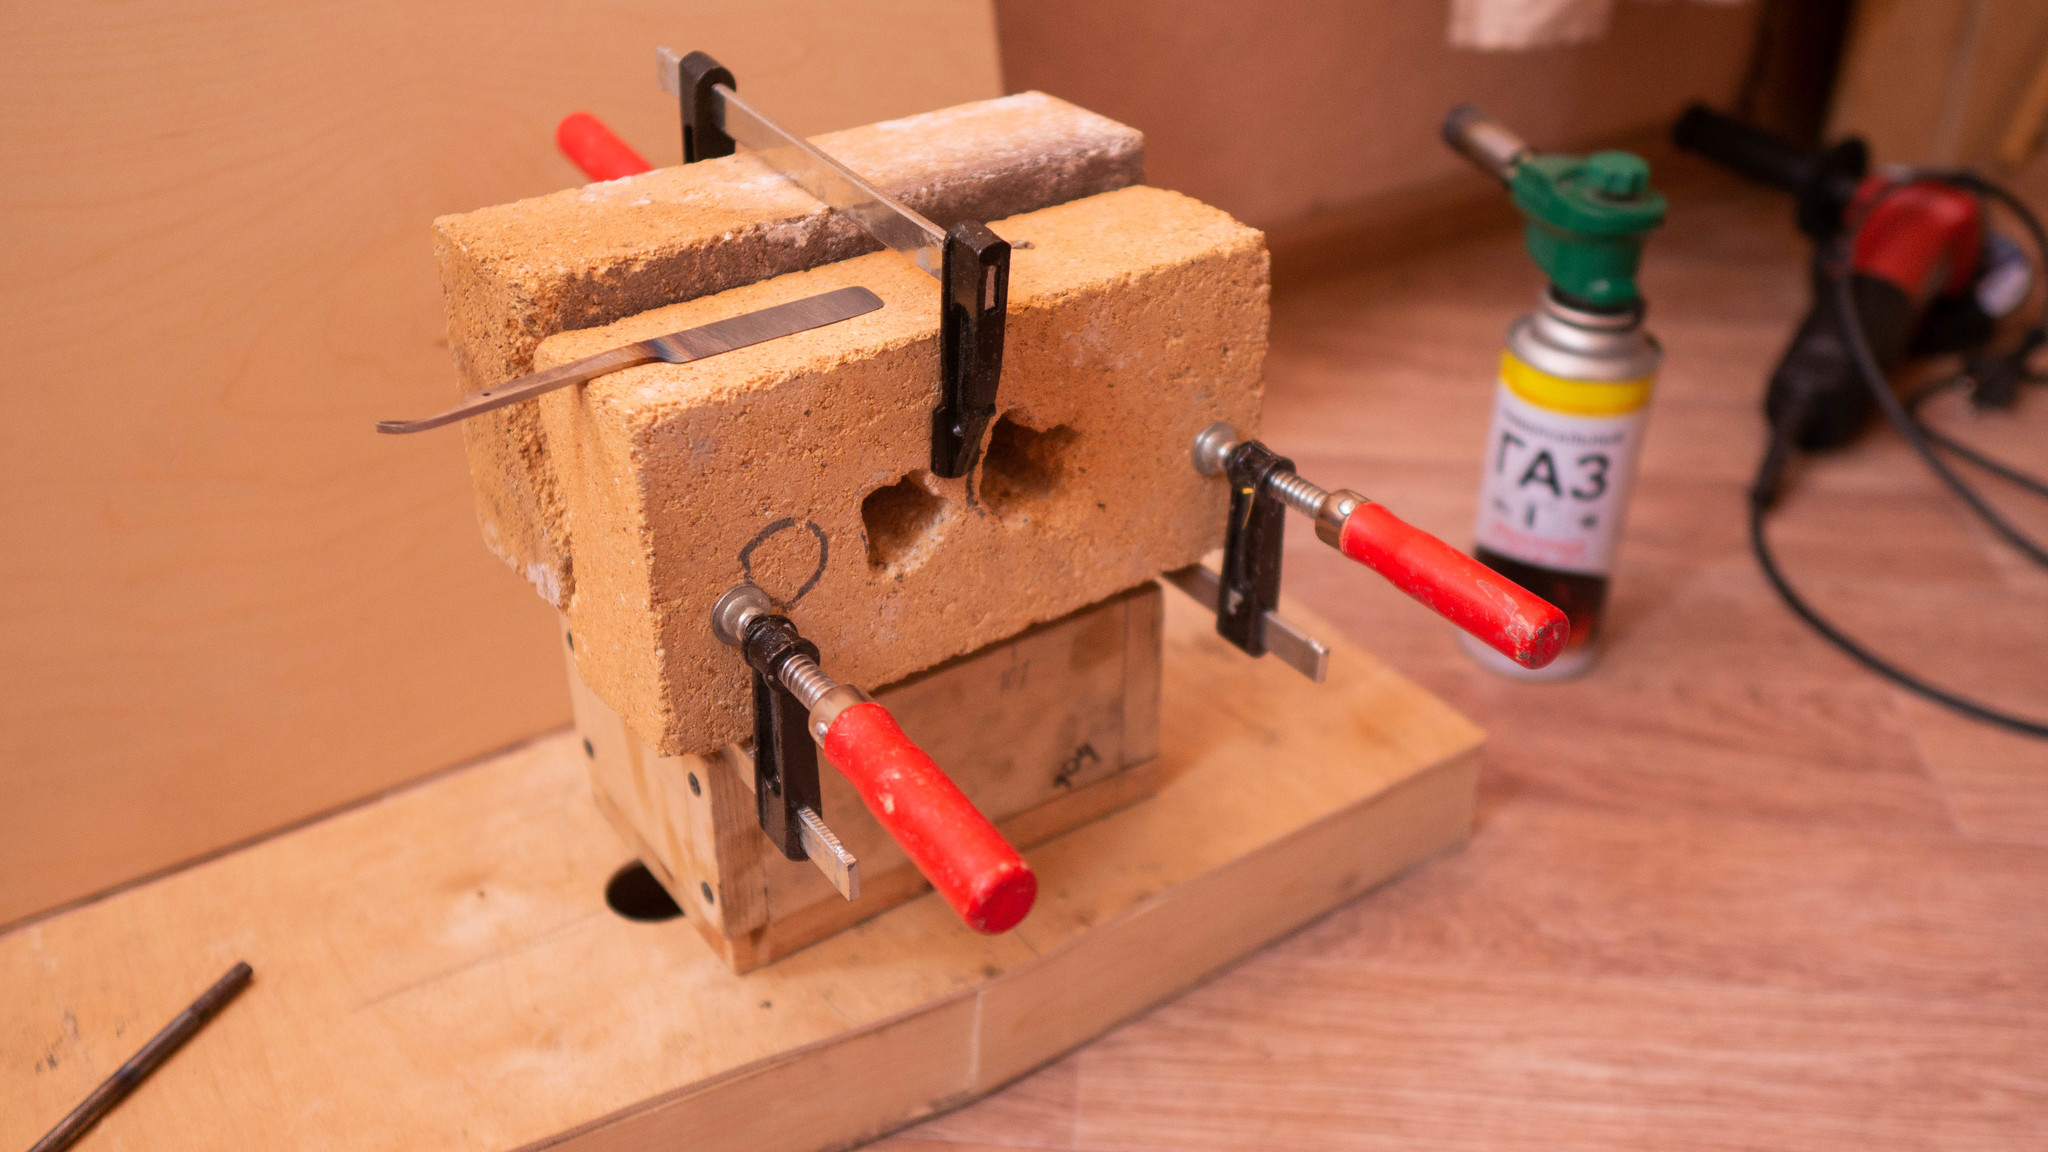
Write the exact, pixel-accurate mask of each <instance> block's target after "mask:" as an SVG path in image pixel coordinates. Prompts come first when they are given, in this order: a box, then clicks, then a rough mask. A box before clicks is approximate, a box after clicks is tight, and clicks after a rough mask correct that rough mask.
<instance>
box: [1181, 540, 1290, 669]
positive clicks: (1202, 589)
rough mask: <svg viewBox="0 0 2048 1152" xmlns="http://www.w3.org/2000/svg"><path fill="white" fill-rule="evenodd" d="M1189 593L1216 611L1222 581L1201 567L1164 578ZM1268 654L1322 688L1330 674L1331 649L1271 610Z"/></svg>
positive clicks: (1267, 615)
mask: <svg viewBox="0 0 2048 1152" xmlns="http://www.w3.org/2000/svg"><path fill="white" fill-rule="evenodd" d="M1163 578H1164V579H1165V580H1166V582H1167V583H1169V584H1171V585H1173V586H1174V587H1175V588H1178V589H1180V590H1181V591H1182V592H1185V593H1187V595H1188V598H1189V599H1191V600H1193V601H1194V602H1195V603H1197V604H1200V605H1201V606H1202V607H1204V608H1207V609H1208V610H1209V611H1211V612H1214V611H1215V610H1216V597H1217V593H1218V592H1220V591H1221V590H1222V587H1223V581H1222V579H1221V578H1220V577H1218V576H1217V575H1216V573H1214V572H1211V571H1210V570H1209V569H1207V568H1204V567H1203V566H1201V565H1200V564H1190V565H1188V566H1187V567H1185V568H1176V569H1174V570H1173V571H1171V572H1168V573H1166V574H1165V575H1164V577H1163ZM1264 617H1265V618H1264V624H1265V641H1266V651H1267V652H1269V653H1271V654H1272V655H1273V657H1274V658H1275V659H1277V660H1279V661H1280V662H1281V663H1282V664H1285V665H1287V666H1288V667H1289V668H1292V669H1294V670H1295V671H1296V672H1299V673H1301V674H1302V675H1303V676H1306V677H1308V678H1309V679H1310V680H1313V681H1315V682H1316V683H1318V684H1321V683H1322V682H1323V680H1324V679H1325V678H1326V677H1328V676H1329V674H1330V646H1329V645H1327V644H1325V643H1323V642H1322V641H1321V640H1318V639H1316V638H1315V637H1313V636H1311V635H1309V634H1308V633H1307V632H1304V631H1302V630H1301V626H1300V625H1298V624H1295V623H1294V622H1293V621H1291V620H1289V619H1287V618H1286V617H1285V616H1282V615H1280V614H1279V613H1278V612H1275V611H1272V610H1271V609H1268V610H1267V611H1266V612H1265V614H1264Z"/></svg>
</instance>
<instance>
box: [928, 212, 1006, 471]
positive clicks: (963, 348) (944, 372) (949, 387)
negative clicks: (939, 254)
mask: <svg viewBox="0 0 2048 1152" xmlns="http://www.w3.org/2000/svg"><path fill="white" fill-rule="evenodd" d="M939 281H940V312H939V406H938V407H937V408H935V409H933V410H932V473H933V474H934V475H937V476H945V477H948V478H958V477H961V476H965V475H967V474H968V473H969V472H972V471H974V465H975V462H976V461H977V460H979V459H980V458H981V438H982V435H983V433H985V432H987V431H988V422H989V421H990V420H993V419H995V415H996V386H997V384H998V382H999V381H1000V380H1001V378H1002V374H1003V321H1004V319H1005V317H1006V316H1007V315H1008V314H1009V311H1010V245H1009V242H1008V241H1006V240H1004V239H1003V238H1002V237H1000V236H998V235H996V234H995V233H993V232H991V231H989V230H988V228H987V226H986V225H983V224H977V223H975V222H974V221H972V220H966V221H962V222H960V223H958V224H955V225H953V227H952V228H951V229H949V230H948V231H947V232H946V249H945V257H944V260H943V270H942V272H941V275H940V277H939Z"/></svg>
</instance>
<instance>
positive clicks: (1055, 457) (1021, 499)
mask: <svg viewBox="0 0 2048 1152" xmlns="http://www.w3.org/2000/svg"><path fill="white" fill-rule="evenodd" d="M1079 438H1080V434H1079V433H1077V432H1075V431H1074V430H1073V429H1072V428H1069V427H1067V426H1066V425H1064V424H1055V425H1053V426H1052V427H1050V428H1047V429H1045V430H1044V431H1040V430H1038V429H1036V428H1031V427H1028V426H1026V425H1024V424H1020V423H1018V422H1017V421H1015V420H1013V419H1011V418H1010V417H1009V416H1007V415H1005V416H1003V417H1001V418H1000V419H998V420H997V421H996V427H995V431H994V432H992V433H990V435H989V441H988V451H987V452H985V453H983V454H982V463H981V488H980V491H981V500H982V503H984V504H986V505H988V507H989V511H991V512H994V513H995V514H996V515H998V516H1002V517H1005V518H1007V517H1010V516H1015V515H1028V514H1029V513H1030V512H1031V511H1032V509H1033V508H1034V507H1035V506H1037V505H1040V504H1043V503H1044V502H1045V501H1046V500H1047V499H1048V498H1049V497H1051V496H1052V494H1053V493H1055V492H1057V491H1059V489H1060V486H1061V485H1062V484H1064V483H1066V482H1067V479H1068V477H1067V473H1068V472H1069V471H1070V470H1071V469H1070V463H1071V458H1072V456H1073V447H1074V441H1075V440H1077V439H1079Z"/></svg>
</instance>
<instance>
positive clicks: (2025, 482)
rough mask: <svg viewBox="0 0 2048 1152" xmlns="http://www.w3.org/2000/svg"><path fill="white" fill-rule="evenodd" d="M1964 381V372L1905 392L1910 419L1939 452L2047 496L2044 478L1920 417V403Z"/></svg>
mask: <svg viewBox="0 0 2048 1152" xmlns="http://www.w3.org/2000/svg"><path fill="white" fill-rule="evenodd" d="M2025 382H2026V383H2040V381H2039V380H2038V379H2035V378H2027V379H2026V380H2025ZM1968 383H1970V377H1969V376H1968V375H1967V374H1958V375H1955V376H1948V377H1945V378H1943V379H1940V380H1936V381H1934V382H1933V383H1931V384H1925V385H1922V386H1921V387H1919V388H1916V389H1914V390H1913V391H1912V392H1911V393H1910V394H1908V395H1907V397H1906V412H1907V413H1908V414H1909V415H1911V416H1912V417H1913V422H1914V423H1915V424H1917V425H1919V427H1920V431H1921V432H1922V433H1924V434H1925V435H1926V436H1927V439H1928V440H1930V441H1932V442H1933V443H1934V444H1935V445H1936V446H1938V447H1939V448H1940V449H1941V450H1942V451H1944V452H1946V453H1948V454H1949V455H1951V456H1954V457H1956V458H1957V459H1959V460H1967V461H1969V462H1970V463H1971V464H1974V465H1976V466H1977V467H1979V468H1982V469H1983V470H1984V471H1986V472H1989V473H1991V474H1992V475H1993V476H1996V477H1998V478H1999V479H2000V480H2003V481H2005V482H2006V483H2008V484H2013V485H2016V486H2018V487H2021V488H2024V489H2026V490H2027V491H2029V492H2032V493H2033V494H2034V495H2036V496H2039V497H2041V498H2042V499H2048V481H2043V480H2042V479H2040V478H2039V477H2037V476H2034V475H2033V474H2031V473H2028V472H2022V471H2020V470H2019V469H2018V468H2015V467H2013V466H2012V465H2010V464H2007V463H2006V462H2004V461H2003V460H1998V459H1995V458H1993V457H1990V456H1987V455H1985V454H1984V453H1982V452H1979V451H1977V450H1976V449H1975V448H1972V447H1970V446H1969V445H1968V444H1965V443H1963V442H1962V441H1960V440H1958V439H1956V438H1955V437H1953V436H1950V435H1949V434H1948V433H1946V432H1943V431H1942V430H1941V429H1939V428H1936V427H1934V426H1933V425H1931V424H1929V423H1927V421H1925V420H1922V419H1920V406H1921V405H1922V404H1925V403H1926V402H1927V401H1928V400H1930V399H1932V398H1934V397H1935V396H1936V395H1938V394H1940V393H1942V392H1947V391H1950V390H1952V389H1955V388H1960V387H1962V386H1964V385H1966V384H1968Z"/></svg>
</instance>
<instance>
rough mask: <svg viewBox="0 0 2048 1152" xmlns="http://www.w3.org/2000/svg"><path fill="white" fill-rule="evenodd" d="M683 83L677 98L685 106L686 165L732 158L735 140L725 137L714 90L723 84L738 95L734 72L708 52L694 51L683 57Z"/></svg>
mask: <svg viewBox="0 0 2048 1152" xmlns="http://www.w3.org/2000/svg"><path fill="white" fill-rule="evenodd" d="M679 70H680V72H681V75H680V76H679V77H678V79H679V80H680V81H681V83H680V84H679V85H678V86H677V87H678V89H679V91H678V92H677V93H676V95H677V97H678V98H679V99H680V100H681V101H682V105H683V163H685V164H695V163H696V162H697V161H699V160H711V159H715V158H716V157H719V156H730V155H732V153H733V149H734V147H735V146H736V145H735V144H734V143H733V138H732V137H730V136H728V135H726V134H725V118H724V117H723V116H722V115H721V114H720V112H721V110H720V108H719V103H718V93H716V92H713V91H712V90H711V86H712V85H713V84H723V85H725V86H726V87H727V88H730V89H732V90H733V91H735V92H737V91H739V90H740V86H739V82H738V81H736V80H734V79H733V78H732V70H731V69H730V68H727V67H726V66H725V65H723V64H720V63H719V62H718V61H716V60H714V59H712V58H711V55H710V54H709V53H707V52H692V53H690V54H689V55H688V56H685V57H683V59H682V63H681V66H680V69H679Z"/></svg>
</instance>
